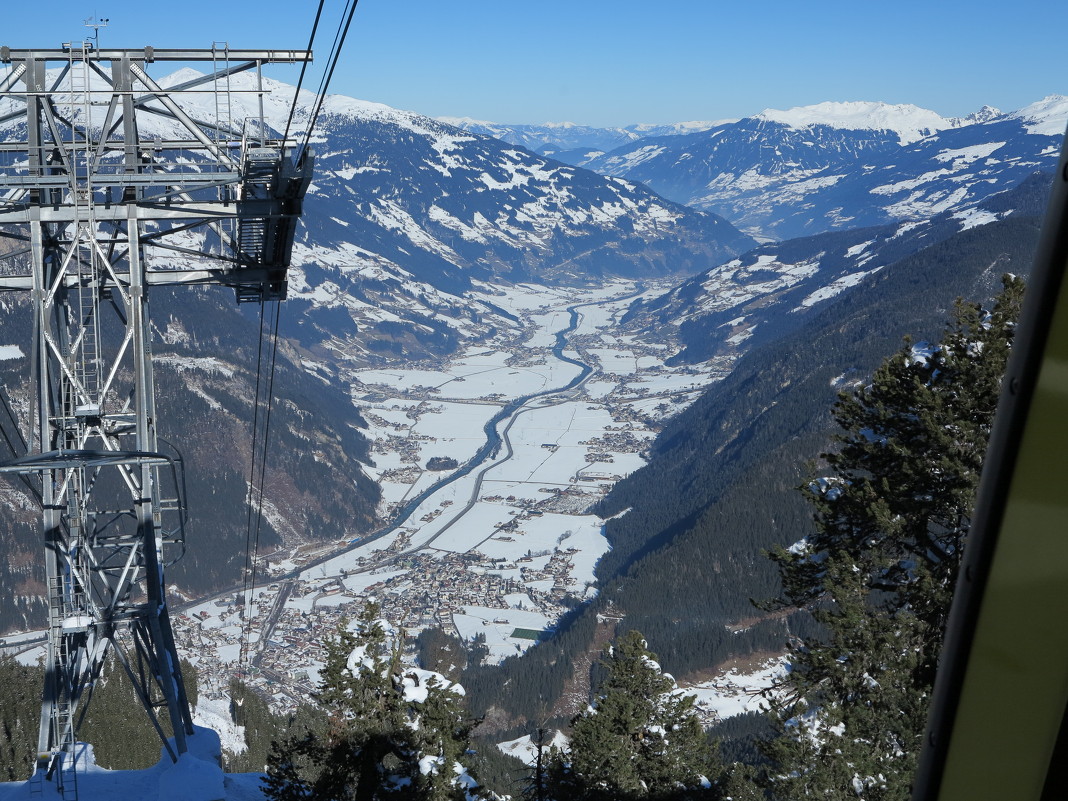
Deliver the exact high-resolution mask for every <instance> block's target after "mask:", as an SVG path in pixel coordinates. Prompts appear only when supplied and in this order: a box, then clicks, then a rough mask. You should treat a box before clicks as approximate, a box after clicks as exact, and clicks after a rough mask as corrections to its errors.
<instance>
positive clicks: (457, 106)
mask: <svg viewBox="0 0 1068 801" xmlns="http://www.w3.org/2000/svg"><path fill="white" fill-rule="evenodd" d="M7 5H8V6H14V7H13V8H5V10H4V26H3V31H2V32H0V44H7V45H9V46H11V47H27V46H30V47H40V46H47V47H55V46H58V45H59V44H60V43H61V42H63V41H69V40H80V39H82V38H85V37H87V36H88V35H91V33H92V31H91V30H89V29H87V28H85V27H84V26H83V21H84V20H85V19H86V18H88V17H91V16H94V17H97V18H104V17H106V18H108V19H109V20H110V23H109V25H108V27H107V28H105V29H103V30H102V31H101V32H100V42H101V44H102V45H103V46H105V47H106V46H111V47H140V46H143V45H145V44H152V45H155V46H157V47H210V45H211V43H212V41H213V40H214V41H218V42H224V41H228V42H229V43H230V45H231V46H232V47H238V48H240V47H256V48H259V47H275V48H297V49H299V48H303V47H304V46H305V45H306V44H307V40H308V35H309V33H310V30H311V23H312V19H313V17H314V12H315V8H316V5H317V3H316V2H314V0H290V2H281V1H280V0H262V1H261V2H254V3H253V2H240V0H210V1H209V0H156V1H155V2H153V0H139V2H132V1H131V0H110V1H108V0H88V2H77V3H75V2H67V0H52V2H48V3H17V4H11V3H9V4H7ZM342 6H343V2H342V0H328V3H327V9H328V11H327V17H328V19H326V21H325V22H324V27H325V30H323V31H322V33H321V35H320V36H321V38H320V40H319V41H318V42H317V45H316V48H315V49H316V53H317V54H319V59H318V60H317V62H316V63H315V64H314V65H313V67H312V73H313V77H314V78H315V79H318V77H319V75H320V72H319V71H320V70H322V69H323V68H324V67H325V55H326V53H327V51H328V50H329V45H330V40H331V38H332V34H333V30H334V29H335V28H336V25H337V20H338V19H339V17H340V12H341V8H342ZM36 9H40V10H41V11H40V13H34V11H35V10H36ZM1066 23H1068V5H1066V4H1065V3H1064V0H1020V1H1019V2H1013V3H1009V2H1005V0H999V2H991V1H990V0H970V1H969V2H958V0H926V2H914V1H913V0H899V2H896V3H875V2H867V1H866V0H851V2H838V1H837V0H835V1H833V2H831V1H827V2H822V1H819V0H817V1H816V2H809V3H803V2H786V1H784V0H763V1H758V0H729V1H724V0H657V1H656V2H637V0H539V2H517V0H454V1H453V2H448V1H447V0H360V3H359V6H358V8H357V10H356V18H355V22H354V24H353V29H352V31H351V32H350V35H349V40H348V42H347V43H346V47H345V52H344V55H343V59H342V62H341V64H340V65H339V67H338V70H337V72H336V74H335V76H334V79H333V82H332V84H331V91H333V92H339V93H342V94H347V95H352V96H355V97H359V98H362V99H366V100H374V101H378V102H381V103H386V104H388V105H391V106H395V107H398V108H403V109H411V110H414V111H418V112H421V113H424V114H429V115H432V116H440V115H450V116H467V117H474V118H476V119H486V120H493V121H497V122H508V123H520V122H531V123H540V122H546V121H564V120H567V121H572V122H578V123H585V124H590V125H625V124H629V123H637V122H650V123H666V122H677V121H683V120H708V119H720V118H726V117H741V116H746V115H749V114H754V113H757V112H759V111H761V110H762V109H764V108H769V107H771V108H790V107H793V106H799V105H808V104H812V103H818V102H821V101H824V100H881V101H884V102H888V103H915V104H916V105H919V106H923V107H925V108H930V109H933V110H935V111H937V112H939V113H941V114H943V115H946V116H952V115H962V114H967V113H968V112H970V111H974V110H975V109H977V108H979V107H980V106H981V105H983V104H984V103H987V104H990V105H993V106H997V107H999V108H1001V109H1003V110H1011V109H1015V108H1019V107H1021V106H1024V105H1027V104H1029V103H1032V102H1034V101H1036V100H1039V99H1041V98H1042V97H1044V96H1046V95H1048V94H1054V93H1056V94H1068V48H1066V46H1065V39H1064V31H1065V29H1066V27H1068V26H1066ZM271 74H272V75H274V76H275V77H279V78H281V79H283V80H293V81H295V75H294V76H291V75H290V74H287V73H285V72H273V73H271Z"/></svg>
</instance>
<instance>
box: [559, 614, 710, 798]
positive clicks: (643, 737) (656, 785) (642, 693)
mask: <svg viewBox="0 0 1068 801" xmlns="http://www.w3.org/2000/svg"><path fill="white" fill-rule="evenodd" d="M604 666H605V668H606V669H607V677H606V678H605V680H604V682H603V683H602V684H601V687H600V693H599V697H598V698H597V700H596V702H595V704H594V705H593V706H591V707H590V708H589V709H588V710H587V711H585V712H582V713H580V714H579V715H578V716H576V717H575V719H574V720H572V722H571V727H572V730H571V740H570V742H569V744H568V745H567V747H566V748H565V749H563V750H562V751H559V750H554V751H553V752H552V754H551V756H550V764H549V770H548V773H549V776H548V779H549V781H548V784H549V797H551V798H554V799H556V800H557V801H572V800H574V801H587V800H588V801H609V799H611V800H612V801H620V800H621V799H676V798H677V799H684V798H696V797H701V798H716V797H718V795H719V794H718V793H716V792H715V791H714V789H713V788H712V784H711V782H710V781H709V777H714V776H715V775H716V772H717V760H716V759H715V757H714V755H713V752H712V749H711V748H710V747H709V745H708V742H707V740H706V738H705V735H704V731H703V730H702V728H701V724H700V722H699V721H698V719H697V716H696V715H695V714H694V711H693V704H694V701H695V698H694V697H693V696H685V695H682V694H681V693H680V692H679V691H678V690H677V689H676V686H675V681H674V679H672V678H671V676H669V675H667V674H665V673H663V672H662V671H661V669H660V666H659V665H658V664H657V663H656V661H655V655H654V654H652V653H650V652H649V650H648V648H647V647H646V642H645V640H644V639H643V638H642V636H641V634H639V633H638V632H636V631H632V632H630V633H628V634H626V635H624V636H623V637H621V638H619V639H618V640H617V641H616V642H615V644H614V645H612V646H611V648H610V649H609V650H608V652H607V655H606V657H605V660H604Z"/></svg>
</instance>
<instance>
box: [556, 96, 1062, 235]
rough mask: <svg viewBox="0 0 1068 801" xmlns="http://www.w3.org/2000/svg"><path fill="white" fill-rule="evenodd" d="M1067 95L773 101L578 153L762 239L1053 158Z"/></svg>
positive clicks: (927, 204) (906, 213) (849, 220)
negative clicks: (954, 101) (786, 106)
mask: <svg viewBox="0 0 1068 801" xmlns="http://www.w3.org/2000/svg"><path fill="white" fill-rule="evenodd" d="M1066 123H1068V97H1063V96H1057V95H1054V96H1050V97H1047V98H1045V99H1043V100H1041V101H1039V102H1037V103H1034V104H1032V105H1030V106H1027V107H1025V108H1023V109H1019V110H1017V111H1013V112H1010V113H1001V112H1000V111H998V110H997V109H993V108H990V107H989V106H984V107H983V108H982V109H980V110H979V111H977V112H975V113H974V114H971V115H969V116H968V117H963V118H943V117H941V116H939V115H938V114H936V113H935V112H932V111H928V110H925V109H921V108H918V107H916V106H907V105H897V106H891V105H887V104H882V103H821V104H818V105H815V106H807V107H802V108H796V109H791V110H788V111H777V110H773V109H769V110H766V111H764V112H762V113H760V114H758V115H756V116H753V117H748V118H746V119H743V120H739V121H737V122H734V123H726V124H723V125H717V126H715V127H713V128H710V129H708V130H706V131H700V132H697V133H692V134H686V135H681V136H667V137H663V136H655V137H646V138H643V139H640V140H638V141H637V142H635V143H634V144H632V145H628V146H625V147H622V148H617V149H616V150H613V151H611V152H608V153H604V154H600V155H594V156H592V157H586V158H583V159H580V160H577V161H576V163H578V164H581V165H582V166H584V167H587V168H589V169H593V170H596V171H598V172H601V173H604V174H605V175H612V176H618V177H625V178H628V179H630V180H634V181H640V182H642V183H644V184H646V185H647V186H649V187H651V188H653V189H654V190H656V191H657V192H659V193H660V194H662V195H663V196H664V197H668V198H671V199H673V200H676V201H678V202H680V203H685V204H687V205H690V206H693V207H694V208H700V209H705V210H709V211H714V212H716V213H718V214H721V215H723V216H724V217H725V218H726V219H728V220H730V221H731V222H733V223H734V224H735V225H737V226H738V227H740V228H742V229H743V230H745V231H747V232H748V233H750V234H752V235H754V236H757V237H759V238H764V239H788V238H790V237H793V236H804V235H809V234H814V233H819V232H820V231H827V230H838V229H843V228H855V227H858V226H864V225H878V224H883V223H889V222H894V221H917V220H921V219H925V218H927V217H930V216H933V215H936V214H939V213H941V212H944V211H949V210H952V209H955V208H959V207H962V206H965V205H968V204H970V203H974V202H977V201H980V200H982V199H983V198H985V197H989V196H990V195H993V194H996V193H997V192H1001V191H1004V190H1005V189H1008V188H1010V187H1012V186H1014V185H1016V184H1018V183H1019V182H1020V181H1022V180H1023V179H1024V178H1026V177H1027V176H1028V175H1029V174H1031V173H1032V172H1035V171H1037V170H1043V169H1046V170H1049V169H1052V168H1053V166H1054V165H1055V163H1056V158H1057V153H1058V151H1059V145H1060V138H1061V136H1062V135H1063V134H1064V129H1065V124H1066Z"/></svg>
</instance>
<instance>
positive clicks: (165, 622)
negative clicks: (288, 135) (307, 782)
mask: <svg viewBox="0 0 1068 801" xmlns="http://www.w3.org/2000/svg"><path fill="white" fill-rule="evenodd" d="M310 60H311V53H310V52H308V51H296V50H293V51H278V50H230V49H229V48H228V47H223V48H219V47H216V46H213V47H212V48H211V49H204V50H157V49H154V48H151V47H146V48H143V49H139V50H116V49H99V50H98V49H96V48H94V47H93V45H92V44H91V43H84V42H80V43H69V44H65V45H64V46H63V47H62V48H60V49H56V50H15V49H11V48H8V47H2V48H0V63H2V65H5V66H7V71H6V73H2V72H0V125H4V126H5V127H6V128H7V129H8V130H9V131H11V133H9V134H8V135H7V136H6V137H4V138H3V140H2V141H0V235H2V236H4V237H7V238H8V239H13V240H16V242H17V243H18V244H16V245H15V248H14V250H13V251H12V252H11V253H9V254H7V258H6V261H7V264H5V266H4V268H3V269H2V270H0V289H3V290H23V291H27V292H29V294H30V298H31V302H32V306H33V315H34V317H33V332H32V343H31V349H32V353H31V359H30V361H31V365H32V366H31V380H30V387H31V391H32V392H33V396H32V398H31V401H30V407H31V408H30V418H31V419H30V421H29V425H28V428H29V431H28V433H27V436H26V442H27V446H26V452H25V454H24V455H22V456H20V457H19V458H16V459H15V460H13V461H11V462H8V463H6V464H4V465H2V466H0V471H2V472H7V473H18V474H21V475H22V477H23V478H24V479H25V480H27V481H28V482H29V483H31V484H32V485H33V486H34V487H35V490H34V494H35V495H38V496H39V498H40V501H41V507H42V516H41V519H42V533H43V539H44V546H45V560H46V576H47V594H48V614H49V620H48V627H49V628H48V634H49V639H48V657H47V664H46V678H45V688H44V693H43V702H42V712H41V729H40V739H39V748H38V760H37V771H36V776H37V777H38V778H41V779H43V778H45V777H47V778H50V779H56V780H57V781H58V783H59V785H60V786H61V788H62V792H63V794H64V795H65V796H73V795H76V793H77V789H76V786H75V785H74V774H73V771H72V769H71V767H72V765H73V760H72V758H71V755H72V754H73V749H74V743H75V731H76V727H77V722H78V720H80V719H81V717H82V716H83V715H84V713H85V709H86V706H87V703H88V699H89V696H90V695H91V693H92V687H93V683H94V681H95V679H96V678H97V676H99V674H100V670H101V667H102V665H103V662H104V658H105V656H106V655H107V653H108V652H109V649H110V646H112V645H114V646H115V649H114V650H115V653H116V655H117V656H118V658H119V661H120V662H121V663H122V665H123V666H124V668H125V669H126V672H127V673H128V674H129V676H130V678H131V679H132V680H133V682H134V685H135V687H136V688H137V691H138V694H139V696H140V698H141V701H142V703H143V705H144V707H145V709H146V710H147V711H148V714H149V717H150V718H151V720H152V723H153V725H154V726H155V728H156V730H157V732H159V734H160V736H161V738H162V739H163V740H164V744H165V745H166V747H167V748H168V750H169V751H170V752H171V757H172V758H173V759H175V760H177V757H178V755H179V754H181V753H183V752H184V751H185V750H186V748H187V746H186V737H187V735H189V734H192V732H193V728H192V722H191V719H190V713H189V707H188V702H187V700H186V697H185V691H184V689H183V686H182V680H181V679H182V677H181V669H180V667H179V663H178V655H177V651H176V650H175V644H174V638H173V635H172V632H171V624H170V619H169V613H168V607H167V599H166V594H165V590H164V566H165V564H167V563H168V560H171V561H173V560H174V559H176V558H178V557H180V555H181V552H182V551H184V540H185V534H184V523H183V521H184V517H185V514H184V502H183V497H182V491H181V487H182V471H181V460H180V459H179V458H177V457H176V455H174V454H169V453H165V452H163V451H161V443H160V442H158V441H157V436H156V410H155V401H154V390H153V374H152V358H151V334H150V325H149V306H148V295H149V289H150V288H151V287H154V286H175V285H182V284H224V285H227V286H231V287H233V288H234V290H235V292H236V295H237V300H238V302H243V301H261V300H280V299H283V298H284V297H285V294H286V271H287V268H288V266H289V261H290V253H291V250H292V244H293V235H294V230H295V227H296V223H297V220H298V219H299V216H300V213H301V204H302V200H303V196H304V194H305V191H306V190H307V187H308V185H309V183H310V180H311V171H312V157H311V154H310V152H308V151H304V152H300V153H298V152H297V148H296V147H295V146H294V144H293V142H290V141H282V140H281V139H280V138H279V137H278V135H277V134H275V133H274V132H273V131H271V130H270V129H269V128H268V127H267V125H266V124H265V122H264V118H263V111H262V109H263V92H262V80H261V79H260V82H259V83H258V86H259V90H258V92H257V93H258V95H259V97H258V100H259V109H260V112H259V115H258V117H256V118H253V119H246V120H232V119H230V116H231V109H232V107H233V106H232V104H231V93H232V91H233V90H232V89H231V86H230V80H229V79H230V76H232V75H235V74H237V73H241V72H246V71H253V72H254V74H255V75H256V76H257V78H259V76H260V70H261V67H262V65H264V64H268V63H279V62H287V63H293V62H307V61H310ZM155 62H181V63H198V62H200V63H205V62H206V63H207V64H208V65H210V72H209V73H208V74H206V75H201V76H198V77H196V78H193V79H191V80H187V81H185V82H183V83H180V84H178V85H176V86H170V87H167V88H163V87H161V86H160V84H159V83H158V82H157V81H156V80H154V79H153V78H152V77H151V76H150V75H149V69H150V65H152V64H153V63H155ZM183 95H185V96H186V99H188V98H189V97H190V96H192V95H198V96H199V100H200V101H201V102H199V103H193V104H192V105H191V108H193V109H196V108H199V109H201V111H200V112H199V116H200V117H204V116H207V115H205V114H203V109H204V107H205V104H204V103H203V102H202V99H203V97H204V96H208V97H209V98H210V100H211V101H212V102H213V104H214V114H212V115H210V117H211V118H210V119H202V118H197V117H196V116H195V115H197V114H198V112H197V111H195V110H194V111H192V112H190V111H187V110H186V108H183ZM187 106H188V104H187ZM201 235H202V236H203V238H202V239H201V238H200V236H201ZM205 250H207V251H208V253H207V254H206V253H205ZM168 252H171V253H173V254H181V258H180V261H181V262H182V265H181V267H180V268H179V267H176V266H174V265H173V264H169V263H168V259H166V258H165V254H167V253H168ZM209 254H210V258H207V256H208V255H209ZM190 262H192V265H191V264H190ZM157 708H165V709H166V710H167V716H168V718H169V723H170V728H171V729H172V731H173V733H174V748H173V749H172V748H171V746H170V745H169V744H167V742H166V737H165V736H164V727H163V726H162V725H161V723H160V720H159V719H158V717H157V714H156V709H157Z"/></svg>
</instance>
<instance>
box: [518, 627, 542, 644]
mask: <svg viewBox="0 0 1068 801" xmlns="http://www.w3.org/2000/svg"><path fill="white" fill-rule="evenodd" d="M544 636H545V632H544V631H537V630H535V629H515V630H514V631H512V637H514V638H515V639H517V640H535V641H537V640H540V639H541V638H542V637H544Z"/></svg>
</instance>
